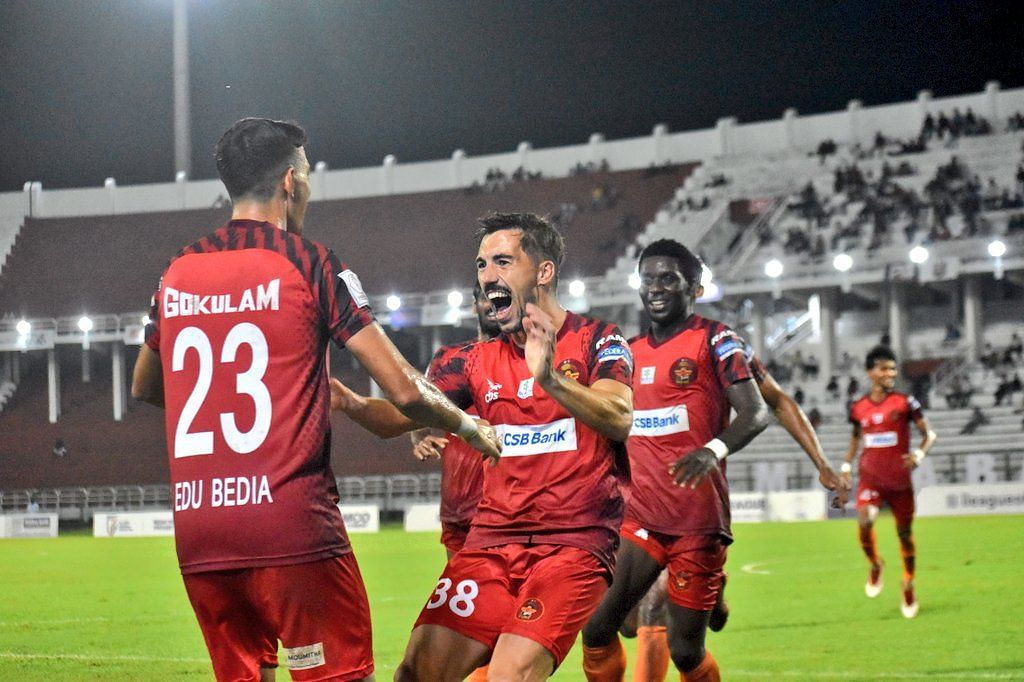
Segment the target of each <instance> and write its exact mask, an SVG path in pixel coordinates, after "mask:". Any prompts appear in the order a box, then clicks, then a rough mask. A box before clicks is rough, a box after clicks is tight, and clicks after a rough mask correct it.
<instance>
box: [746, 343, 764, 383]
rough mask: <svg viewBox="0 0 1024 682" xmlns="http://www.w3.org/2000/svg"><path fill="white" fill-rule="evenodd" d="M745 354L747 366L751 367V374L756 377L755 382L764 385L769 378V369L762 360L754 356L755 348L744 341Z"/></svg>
mask: <svg viewBox="0 0 1024 682" xmlns="http://www.w3.org/2000/svg"><path fill="white" fill-rule="evenodd" d="M743 354H744V355H745V356H746V358H747V365H748V366H749V367H750V374H751V376H753V377H754V381H756V382H757V383H759V384H760V383H763V382H764V381H765V379H767V378H768V376H769V373H768V368H767V367H765V366H764V363H763V362H761V358H759V357H757V356H756V355H754V347H753V346H751V345H750V343H749V342H748V341H747V340H746V339H744V340H743Z"/></svg>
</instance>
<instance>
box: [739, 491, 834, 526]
mask: <svg viewBox="0 0 1024 682" xmlns="http://www.w3.org/2000/svg"><path fill="white" fill-rule="evenodd" d="M729 506H730V507H731V508H732V520H733V522H734V523H760V522H762V521H820V520H823V519H826V518H828V495H827V494H826V493H825V491H824V490H786V491H782V492H777V493H732V494H731V495H729Z"/></svg>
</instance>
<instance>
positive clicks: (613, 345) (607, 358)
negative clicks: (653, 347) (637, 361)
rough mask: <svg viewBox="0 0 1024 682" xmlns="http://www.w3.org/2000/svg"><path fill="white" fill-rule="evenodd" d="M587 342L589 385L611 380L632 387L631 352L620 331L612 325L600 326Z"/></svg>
mask: <svg viewBox="0 0 1024 682" xmlns="http://www.w3.org/2000/svg"><path fill="white" fill-rule="evenodd" d="M594 332H595V333H594V335H593V336H592V337H591V338H590V340H589V342H588V345H589V347H588V349H587V365H588V369H589V370H590V372H589V374H590V383H591V384H593V383H594V382H596V381H598V380H600V379H612V380H614V381H618V382H619V383H622V384H626V385H627V386H630V387H632V385H633V352H632V351H631V350H630V349H629V343H628V342H627V341H626V337H625V336H623V335H622V330H620V329H619V328H618V327H616V326H615V325H613V324H604V323H602V324H600V325H598V327H597V328H596V329H595V330H594Z"/></svg>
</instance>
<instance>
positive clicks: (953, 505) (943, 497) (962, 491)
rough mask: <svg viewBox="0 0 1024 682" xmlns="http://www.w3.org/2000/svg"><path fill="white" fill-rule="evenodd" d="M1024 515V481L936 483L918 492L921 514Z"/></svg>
mask: <svg viewBox="0 0 1024 682" xmlns="http://www.w3.org/2000/svg"><path fill="white" fill-rule="evenodd" d="M975 514H1024V483H987V484H985V483H983V484H974V485H934V486H929V487H927V488H923V489H922V490H921V492H919V493H918V494H917V515H918V516H972V515H975Z"/></svg>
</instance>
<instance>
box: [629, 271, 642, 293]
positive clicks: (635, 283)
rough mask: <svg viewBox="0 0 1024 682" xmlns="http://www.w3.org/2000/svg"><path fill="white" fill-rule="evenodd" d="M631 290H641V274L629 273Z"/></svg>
mask: <svg viewBox="0 0 1024 682" xmlns="http://www.w3.org/2000/svg"><path fill="white" fill-rule="evenodd" d="M629 288H630V289H633V290H637V289H639V288H640V273H639V272H631V273H629Z"/></svg>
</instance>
